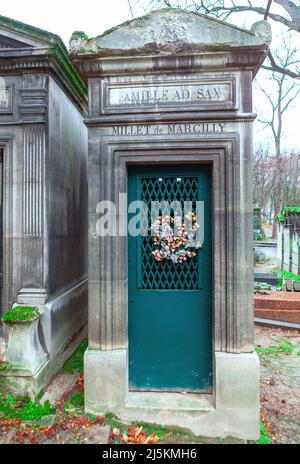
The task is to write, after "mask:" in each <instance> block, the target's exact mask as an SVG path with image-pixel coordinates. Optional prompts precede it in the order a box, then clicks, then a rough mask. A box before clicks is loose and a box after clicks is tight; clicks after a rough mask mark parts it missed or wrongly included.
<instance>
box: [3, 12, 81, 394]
mask: <svg viewBox="0 0 300 464" xmlns="http://www.w3.org/2000/svg"><path fill="white" fill-rule="evenodd" d="M86 111H87V92H86V86H85V84H84V83H83V81H82V80H81V78H80V77H79V75H78V74H77V72H76V71H75V69H74V68H73V66H72V63H71V62H70V60H69V57H68V51H67V50H66V48H65V46H64V44H63V43H62V41H61V40H60V38H59V37H57V36H56V35H54V34H50V33H48V32H46V31H43V30H40V29H37V28H35V27H31V26H29V25H27V24H22V23H20V22H17V21H14V20H11V19H9V18H5V17H3V16H1V17H0V154H1V165H0V166H1V179H0V183H1V185H0V187H1V189H0V190H1V230H0V233H1V258H2V259H1V263H0V264H1V277H2V276H3V279H2V281H1V316H3V313H6V312H7V311H8V310H10V309H11V308H12V307H13V306H16V305H17V306H19V307H20V306H21V307H24V306H25V307H26V306H27V307H28V306H31V307H34V308H38V309H39V310H40V312H39V314H40V316H39V317H36V318H35V320H33V321H32V322H31V323H30V324H29V321H26V323H25V322H24V325H23V326H22V324H18V325H14V324H13V323H12V321H10V323H9V324H7V325H6V326H7V327H8V328H9V331H10V332H11V337H10V342H9V345H8V349H7V351H6V354H5V358H4V359H5V360H6V361H7V362H8V363H9V365H10V366H11V369H10V370H8V371H6V372H1V375H4V376H5V379H6V380H7V382H6V383H5V385H4V382H3V379H1V386H3V385H4V391H5V392H6V393H8V392H9V391H10V390H13V392H14V393H15V394H20V395H25V394H28V395H30V396H32V397H35V395H36V394H37V393H38V392H39V391H40V390H41V389H42V388H43V387H45V385H47V383H48V382H49V380H50V379H51V377H52V376H53V375H54V374H55V373H56V372H57V371H58V370H59V369H60V367H61V366H62V365H63V363H64V361H65V360H66V359H67V357H68V356H69V355H70V354H71V353H72V350H74V348H75V347H76V346H77V344H78V343H79V341H80V340H81V339H82V337H83V336H85V333H86V332H85V326H86V321H87V258H86V256H87V246H86V243H87V240H86V239H87V225H86V224H87V219H86V203H87V177H86V176H87V170H86V162H87V130H86V127H85V125H84V123H83V118H84V116H85V115H86ZM2 245H3V246H2ZM1 327H2V324H1ZM0 329H1V328H0ZM4 332H5V333H4ZM4 332H3V335H5V338H6V340H7V331H4ZM25 332H26V333H25ZM0 337H1V333H0Z"/></svg>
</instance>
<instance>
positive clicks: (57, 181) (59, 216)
mask: <svg viewBox="0 0 300 464" xmlns="http://www.w3.org/2000/svg"><path fill="white" fill-rule="evenodd" d="M47 179H48V183H49V296H50V297H51V296H52V295H54V294H56V293H58V292H60V291H62V290H64V289H67V288H69V287H71V286H72V285H75V284H76V283H78V282H79V281H80V280H82V279H84V278H86V277H87V191H88V190H87V129H86V127H85V125H84V124H83V119H82V115H81V114H80V112H79V111H78V110H77V108H75V106H74V105H73V104H72V103H71V102H70V100H67V99H66V98H65V96H64V94H63V92H62V90H61V89H60V88H59V87H58V85H57V84H56V82H55V81H54V80H53V79H50V85H49V156H48V175H47Z"/></svg>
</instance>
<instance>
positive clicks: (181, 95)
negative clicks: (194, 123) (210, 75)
mask: <svg viewBox="0 0 300 464" xmlns="http://www.w3.org/2000/svg"><path fill="white" fill-rule="evenodd" d="M229 101H231V86H230V84H229V83H217V84H216V83H211V84H209V83H208V84H205V85H204V84H203V85H200V84H188V85H184V84H181V85H173V86H172V85H170V86H164V87H162V86H153V87H148V88H145V87H131V88H126V87H125V88H111V89H110V92H109V104H110V105H111V106H123V105H124V106H139V105H141V106H155V105H160V104H178V103H179V104H180V103H197V104H201V103H205V104H207V103H220V102H229Z"/></svg>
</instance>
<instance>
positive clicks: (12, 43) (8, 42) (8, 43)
mask: <svg viewBox="0 0 300 464" xmlns="http://www.w3.org/2000/svg"><path fill="white" fill-rule="evenodd" d="M26 47H30V45H29V44H28V43H25V42H21V41H19V40H15V39H13V38H11V37H7V36H5V35H2V34H0V49H9V48H26Z"/></svg>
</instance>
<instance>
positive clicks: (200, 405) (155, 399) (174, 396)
mask: <svg viewBox="0 0 300 464" xmlns="http://www.w3.org/2000/svg"><path fill="white" fill-rule="evenodd" d="M126 407H127V408H135V409H136V408H142V409H145V408H151V409H159V410H181V411H199V410H201V411H212V410H213V409H215V407H214V399H213V396H212V395H207V394H200V393H198V394H197V393H187V394H182V393H162V392H130V393H129V394H128V397H127V402H126Z"/></svg>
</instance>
